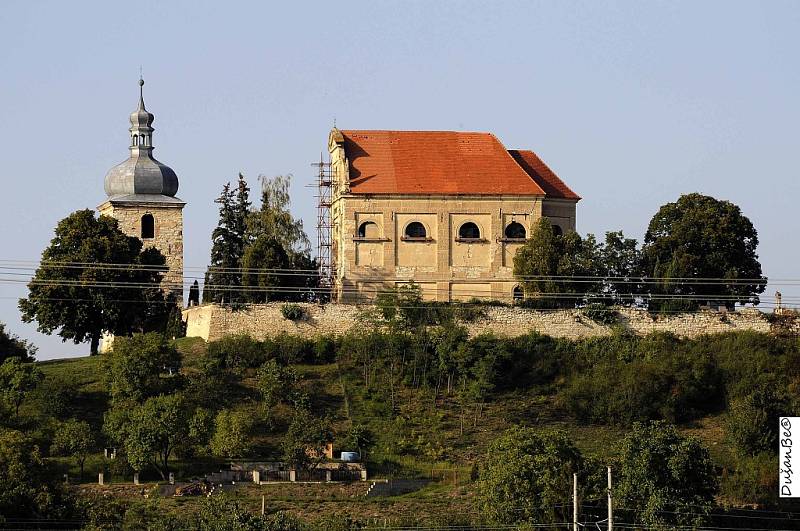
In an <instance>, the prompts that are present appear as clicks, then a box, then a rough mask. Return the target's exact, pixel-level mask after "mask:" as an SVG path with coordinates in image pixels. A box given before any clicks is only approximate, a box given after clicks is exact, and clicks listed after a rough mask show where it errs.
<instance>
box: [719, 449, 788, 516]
mask: <svg viewBox="0 0 800 531" xmlns="http://www.w3.org/2000/svg"><path fill="white" fill-rule="evenodd" d="M776 470H779V467H778V457H777V455H776V454H774V453H772V454H770V453H762V454H758V455H756V456H753V457H749V456H740V457H739V458H738V459H737V460H736V469H735V470H731V471H727V470H725V471H723V475H722V481H721V483H720V493H721V494H722V495H723V496H724V497H725V498H726V499H728V500H730V501H731V502H732V503H735V504H737V505H739V504H742V505H743V504H752V505H760V506H762V507H764V506H775V505H776V502H777V499H778V491H779V488H780V487H779V485H778V474H776V473H775V471H776Z"/></svg>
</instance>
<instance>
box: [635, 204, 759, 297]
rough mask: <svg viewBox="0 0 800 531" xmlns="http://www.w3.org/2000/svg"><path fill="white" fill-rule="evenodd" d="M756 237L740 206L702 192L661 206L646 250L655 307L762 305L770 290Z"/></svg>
mask: <svg viewBox="0 0 800 531" xmlns="http://www.w3.org/2000/svg"><path fill="white" fill-rule="evenodd" d="M757 247H758V234H757V233H756V229H755V227H753V224H752V223H751V222H750V220H749V219H748V218H747V217H746V216H745V215H744V214H742V211H741V210H740V209H739V207H738V206H736V205H734V204H733V203H731V202H729V201H721V200H719V199H715V198H713V197H709V196H706V195H701V194H697V193H694V194H688V195H682V196H681V197H680V198H678V200H677V201H676V202H674V203H667V204H666V205H664V206H662V207H661V208H660V209H659V210H658V212H657V213H656V215H655V216H653V219H652V220H651V221H650V225H649V226H648V227H647V233H646V234H645V237H644V245H643V247H642V265H643V271H644V274H645V275H646V276H649V277H653V278H655V279H658V280H659V283H658V284H656V285H654V286H651V289H650V290H649V291H650V293H651V294H652V295H653V298H654V299H655V300H653V301H652V305H653V306H655V307H656V308H662V309H669V308H672V309H692V308H696V307H697V306H698V305H699V304H701V303H702V302H706V301H708V302H716V303H720V302H724V303H725V304H726V305H727V306H729V307H733V306H734V305H735V304H736V303H741V304H744V303H752V304H758V302H759V298H758V294H759V293H762V292H763V291H764V288H765V287H766V278H765V277H763V276H762V274H761V264H760V263H759V261H758V255H757V254H756V248H757Z"/></svg>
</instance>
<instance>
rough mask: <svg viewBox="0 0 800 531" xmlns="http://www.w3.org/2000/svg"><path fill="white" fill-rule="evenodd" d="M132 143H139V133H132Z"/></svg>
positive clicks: (136, 144)
mask: <svg viewBox="0 0 800 531" xmlns="http://www.w3.org/2000/svg"><path fill="white" fill-rule="evenodd" d="M133 145H134V146H138V145H139V135H133Z"/></svg>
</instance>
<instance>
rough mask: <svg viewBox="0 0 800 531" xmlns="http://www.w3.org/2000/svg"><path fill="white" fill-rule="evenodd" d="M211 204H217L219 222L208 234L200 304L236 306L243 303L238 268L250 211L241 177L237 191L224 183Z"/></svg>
mask: <svg viewBox="0 0 800 531" xmlns="http://www.w3.org/2000/svg"><path fill="white" fill-rule="evenodd" d="M214 202H215V203H217V204H219V221H218V223H217V226H216V228H215V229H214V230H213V232H212V233H211V263H210V264H209V266H208V269H207V271H206V277H205V286H204V289H203V301H205V302H239V301H241V300H242V299H243V295H242V292H241V286H242V273H241V269H240V268H241V267H242V257H243V256H244V249H245V246H246V243H247V240H246V235H245V224H246V218H247V212H248V210H249V207H250V202H249V199H248V188H247V183H246V182H245V181H244V176H243V175H242V174H239V183H238V186H237V188H236V190H233V189H231V183H225V185H224V186H223V187H222V193H221V194H220V196H219V197H218V198H217V199H216V200H215V201H214Z"/></svg>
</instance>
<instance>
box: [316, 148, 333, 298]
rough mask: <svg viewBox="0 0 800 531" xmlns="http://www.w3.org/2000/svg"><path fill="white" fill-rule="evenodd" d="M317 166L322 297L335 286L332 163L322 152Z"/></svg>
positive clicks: (318, 241) (318, 245)
mask: <svg viewBox="0 0 800 531" xmlns="http://www.w3.org/2000/svg"><path fill="white" fill-rule="evenodd" d="M311 165H312V166H315V167H316V168H317V262H318V266H319V287H320V295H321V296H322V297H324V296H326V295H329V294H330V290H331V289H332V288H333V268H334V266H335V264H334V263H333V255H332V253H331V249H332V237H331V228H332V223H331V198H332V193H331V190H332V188H333V179H332V177H331V163H330V162H325V160H324V159H323V158H322V154H320V157H319V162H314V163H312V164H311Z"/></svg>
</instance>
